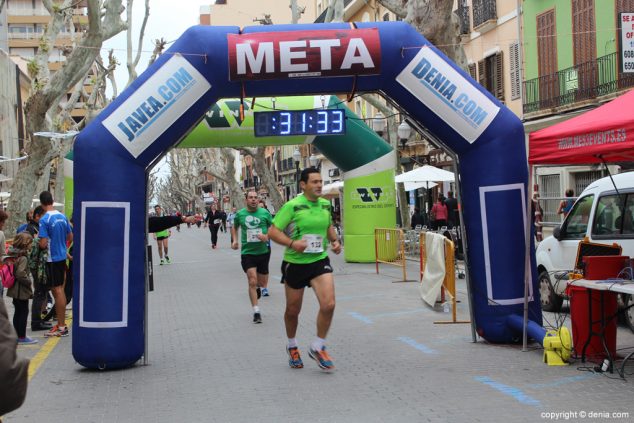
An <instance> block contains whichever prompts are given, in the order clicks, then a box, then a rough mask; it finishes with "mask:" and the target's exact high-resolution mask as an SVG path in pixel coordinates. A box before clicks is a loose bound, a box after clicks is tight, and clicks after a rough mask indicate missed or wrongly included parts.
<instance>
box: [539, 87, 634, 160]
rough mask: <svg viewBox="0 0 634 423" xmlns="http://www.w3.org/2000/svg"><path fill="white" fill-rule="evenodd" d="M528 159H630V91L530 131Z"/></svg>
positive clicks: (633, 95)
mask: <svg viewBox="0 0 634 423" xmlns="http://www.w3.org/2000/svg"><path fill="white" fill-rule="evenodd" d="M529 140H530V141H529V152H528V162H529V163H530V164H531V165H539V164H551V165H556V164H561V165H564V164H565V165H575V164H591V163H601V162H602V160H601V159H603V160H605V161H606V162H612V163H614V162H627V161H634V90H631V91H629V92H627V93H626V94H623V95H622V96H620V97H617V98H615V99H614V100H612V101H610V102H609V103H606V104H604V105H603V106H600V107H597V108H596V109H593V110H590V111H588V112H586V113H583V114H581V115H579V116H576V117H574V118H572V119H569V120H567V121H565V122H561V123H558V124H556V125H553V126H551V127H548V128H544V129H540V130H539V131H535V132H532V133H531V134H530V137H529Z"/></svg>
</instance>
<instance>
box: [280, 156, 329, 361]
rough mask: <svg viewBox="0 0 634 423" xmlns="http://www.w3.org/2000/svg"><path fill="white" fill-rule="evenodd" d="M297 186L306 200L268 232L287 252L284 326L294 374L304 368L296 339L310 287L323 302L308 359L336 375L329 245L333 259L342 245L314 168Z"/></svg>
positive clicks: (290, 207)
mask: <svg viewBox="0 0 634 423" xmlns="http://www.w3.org/2000/svg"><path fill="white" fill-rule="evenodd" d="M299 185H300V188H301V189H302V190H303V194H300V195H298V196H297V197H295V198H294V199H292V200H290V201H288V202H287V203H286V204H284V206H282V208H281V209H280V210H279V211H278V212H277V214H276V215H275V219H273V226H271V228H270V229H269V237H270V238H271V239H272V240H273V241H275V242H277V243H278V244H282V245H284V246H286V251H285V252H284V260H283V261H282V281H283V282H284V284H285V291H286V310H285V312H284V323H285V325H286V335H287V336H288V355H289V361H288V364H289V365H290V366H291V367H293V368H301V367H303V363H302V359H301V356H300V353H299V348H298V346H297V340H296V339H295V335H296V333H297V325H298V320H299V313H300V310H301V308H302V301H303V298H304V288H305V287H312V288H313V291H314V292H315V295H316V296H317V300H318V301H319V312H318V313H317V337H316V339H315V340H314V341H313V343H312V344H311V345H310V348H309V355H310V357H311V358H312V359H313V360H315V361H316V362H317V364H318V365H319V367H321V368H322V369H324V370H334V368H335V366H334V364H333V363H332V360H331V358H330V356H329V355H328V353H327V352H326V347H325V342H326V335H327V334H328V329H329V328H330V323H331V322H332V316H333V314H334V311H335V285H334V278H333V275H332V267H331V266H330V260H329V259H328V253H327V251H326V242H327V241H330V244H331V248H332V251H334V252H335V254H339V253H340V252H341V244H340V243H339V239H338V238H337V233H336V232H335V229H334V227H333V225H332V219H331V213H330V203H329V202H328V201H327V200H325V199H323V198H321V188H322V185H323V181H322V179H321V174H320V173H319V171H318V170H317V169H315V168H313V167H311V168H307V169H304V170H303V171H302V174H301V177H300V182H299Z"/></svg>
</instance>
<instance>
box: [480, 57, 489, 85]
mask: <svg viewBox="0 0 634 423" xmlns="http://www.w3.org/2000/svg"><path fill="white" fill-rule="evenodd" d="M486 80H487V79H486V72H485V71H484V59H483V60H480V61H479V62H478V83H479V84H480V85H482V86H483V87H485V88H486V86H487V82H486Z"/></svg>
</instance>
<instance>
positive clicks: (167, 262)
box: [165, 256, 172, 264]
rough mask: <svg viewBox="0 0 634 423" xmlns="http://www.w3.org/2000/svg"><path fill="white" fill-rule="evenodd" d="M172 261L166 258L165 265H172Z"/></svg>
mask: <svg viewBox="0 0 634 423" xmlns="http://www.w3.org/2000/svg"><path fill="white" fill-rule="evenodd" d="M171 262H172V261H171V260H170V258H169V257H167V256H165V263H166V264H170V263H171Z"/></svg>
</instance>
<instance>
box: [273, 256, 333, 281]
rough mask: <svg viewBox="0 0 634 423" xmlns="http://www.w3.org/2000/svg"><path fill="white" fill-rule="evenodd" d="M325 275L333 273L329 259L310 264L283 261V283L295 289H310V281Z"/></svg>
mask: <svg viewBox="0 0 634 423" xmlns="http://www.w3.org/2000/svg"><path fill="white" fill-rule="evenodd" d="M324 273H332V266H331V265H330V259H329V258H328V257H326V258H323V259H321V260H317V261H316V262H314V263H308V264H295V263H289V262H287V261H282V283H286V284H287V285H288V286H290V287H291V288H294V289H304V288H306V287H310V281H311V280H313V279H315V278H316V277H317V276H320V275H323V274H324Z"/></svg>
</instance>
